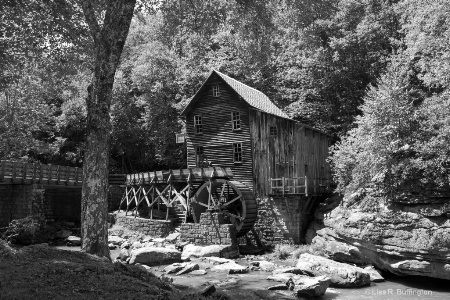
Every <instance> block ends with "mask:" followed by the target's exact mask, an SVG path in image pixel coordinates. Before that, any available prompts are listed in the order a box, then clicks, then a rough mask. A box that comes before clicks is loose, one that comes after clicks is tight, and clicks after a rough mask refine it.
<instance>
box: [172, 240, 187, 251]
mask: <svg viewBox="0 0 450 300" xmlns="http://www.w3.org/2000/svg"><path fill="white" fill-rule="evenodd" d="M186 245H189V242H180V241H178V242H177V243H176V244H175V248H176V249H177V250H178V251H180V252H183V249H184V246H186Z"/></svg>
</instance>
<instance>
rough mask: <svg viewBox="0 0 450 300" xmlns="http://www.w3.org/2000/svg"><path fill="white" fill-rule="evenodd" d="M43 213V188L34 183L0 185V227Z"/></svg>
mask: <svg viewBox="0 0 450 300" xmlns="http://www.w3.org/2000/svg"><path fill="white" fill-rule="evenodd" d="M43 213H44V190H43V189H42V187H40V186H38V185H36V184H30V185H12V184H11V185H2V186H0V227H3V226H7V225H8V224H9V223H10V222H11V221H12V220H14V219H21V218H25V217H27V216H30V215H42V214H43Z"/></svg>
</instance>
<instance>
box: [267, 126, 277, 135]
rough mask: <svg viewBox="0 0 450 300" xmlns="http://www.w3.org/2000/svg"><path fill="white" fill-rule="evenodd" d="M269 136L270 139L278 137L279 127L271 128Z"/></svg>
mask: <svg viewBox="0 0 450 300" xmlns="http://www.w3.org/2000/svg"><path fill="white" fill-rule="evenodd" d="M269 136H270V137H276V136H278V128H277V126H269Z"/></svg>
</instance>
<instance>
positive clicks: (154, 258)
mask: <svg viewBox="0 0 450 300" xmlns="http://www.w3.org/2000/svg"><path fill="white" fill-rule="evenodd" d="M180 260H181V253H180V252H178V251H177V250H173V249H166V248H161V247H146V248H140V249H135V250H133V251H131V259H130V264H135V263H141V264H144V265H148V266H153V265H161V264H166V263H173V262H178V261H180Z"/></svg>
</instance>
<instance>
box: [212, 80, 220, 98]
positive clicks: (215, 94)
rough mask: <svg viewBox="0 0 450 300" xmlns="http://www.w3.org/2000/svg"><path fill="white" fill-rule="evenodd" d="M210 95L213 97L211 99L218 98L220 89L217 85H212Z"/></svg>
mask: <svg viewBox="0 0 450 300" xmlns="http://www.w3.org/2000/svg"><path fill="white" fill-rule="evenodd" d="M212 95H213V97H216V98H217V97H219V96H220V88H219V85H218V84H217V83H214V84H213V85H212Z"/></svg>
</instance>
